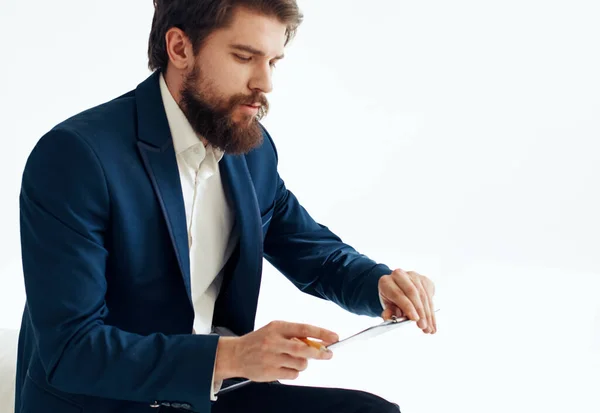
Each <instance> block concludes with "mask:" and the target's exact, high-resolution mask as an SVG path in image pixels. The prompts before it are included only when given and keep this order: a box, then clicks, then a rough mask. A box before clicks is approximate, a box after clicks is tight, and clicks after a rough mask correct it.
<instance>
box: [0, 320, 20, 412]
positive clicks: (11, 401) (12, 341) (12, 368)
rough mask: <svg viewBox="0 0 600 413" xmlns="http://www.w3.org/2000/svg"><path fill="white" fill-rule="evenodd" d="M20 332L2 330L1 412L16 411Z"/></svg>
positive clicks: (0, 366) (0, 359)
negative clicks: (16, 377)
mask: <svg viewBox="0 0 600 413" xmlns="http://www.w3.org/2000/svg"><path fill="white" fill-rule="evenodd" d="M18 339H19V331H18V330H9V329H0V412H6V413H12V412H14V410H15V375H16V369H17V342H18Z"/></svg>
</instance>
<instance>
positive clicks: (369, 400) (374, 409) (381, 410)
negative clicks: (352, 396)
mask: <svg viewBox="0 0 600 413" xmlns="http://www.w3.org/2000/svg"><path fill="white" fill-rule="evenodd" d="M360 399H362V400H360V401H359V405H360V408H359V409H358V410H357V413H399V412H400V406H398V405H397V404H396V403H390V402H389V401H387V400H385V399H383V398H381V397H379V396H376V395H374V394H370V393H362V392H361V397H360Z"/></svg>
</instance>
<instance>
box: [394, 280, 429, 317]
mask: <svg viewBox="0 0 600 413" xmlns="http://www.w3.org/2000/svg"><path fill="white" fill-rule="evenodd" d="M392 279H393V280H394V282H395V283H396V284H397V285H398V287H400V288H401V289H402V291H403V292H404V295H405V296H406V297H408V299H409V300H410V302H411V303H412V306H413V307H414V309H415V310H416V311H417V314H418V318H419V322H418V323H417V324H418V325H419V327H420V328H426V323H427V314H426V313H425V308H424V306H423V302H422V301H421V295H420V291H419V287H418V286H417V285H415V284H414V283H413V281H412V280H411V277H410V275H408V274H407V273H406V272H404V271H394V272H393V273H392ZM399 307H400V308H402V309H404V307H402V306H401V305H399ZM411 318H412V317H411Z"/></svg>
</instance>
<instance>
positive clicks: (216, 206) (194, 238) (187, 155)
mask: <svg viewBox="0 0 600 413" xmlns="http://www.w3.org/2000/svg"><path fill="white" fill-rule="evenodd" d="M160 92H161V95H162V100H163V104H164V107H165V112H166V114H167V120H168V122H169V128H170V130H171V135H172V137H173V147H174V149H175V154H176V157H177V166H178V168H179V177H180V180H181V189H182V192H183V201H184V204H185V216H186V223H187V229H188V245H189V250H190V277H191V279H190V281H191V290H192V302H193V305H194V331H195V333H196V334H210V333H211V331H212V319H213V314H214V309H215V302H216V300H217V297H218V295H219V290H220V288H221V283H222V281H223V274H222V270H223V267H224V266H225V264H226V263H227V260H229V258H230V256H231V254H232V252H233V249H234V248H235V245H236V243H237V239H238V236H237V234H233V233H232V228H233V223H234V213H233V208H232V206H231V205H230V204H229V202H228V200H227V197H226V196H225V191H224V189H223V185H222V182H221V174H220V172H219V161H220V160H221V159H222V158H223V152H221V151H219V150H218V149H217V148H213V147H212V146H211V145H207V146H206V147H204V144H203V143H202V141H201V140H200V138H199V136H198V135H197V134H196V132H195V131H194V130H193V128H192V126H191V125H190V123H189V121H188V120H187V118H186V117H185V115H184V113H183V112H182V110H181V108H180V107H179V105H178V104H177V102H176V101H175V99H174V98H173V96H172V95H171V93H170V91H169V89H168V87H167V84H166V82H165V79H164V77H163V75H162V74H161V75H160ZM213 382H214V375H213ZM215 384H216V386H215ZM220 386H221V383H214V384H213V391H212V394H211V399H212V400H216V397H215V395H214V391H216V390H218V388H220Z"/></svg>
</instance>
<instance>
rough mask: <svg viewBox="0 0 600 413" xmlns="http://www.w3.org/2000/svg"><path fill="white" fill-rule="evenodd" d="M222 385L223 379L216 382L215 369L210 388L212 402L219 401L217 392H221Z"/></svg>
mask: <svg viewBox="0 0 600 413" xmlns="http://www.w3.org/2000/svg"><path fill="white" fill-rule="evenodd" d="M221 386H223V381H222V380H221V381H219V382H218V383H215V373H214V371H213V378H212V381H211V388H210V389H211V390H210V401H211V402H215V401H217V393H218V392H219V390H221Z"/></svg>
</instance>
